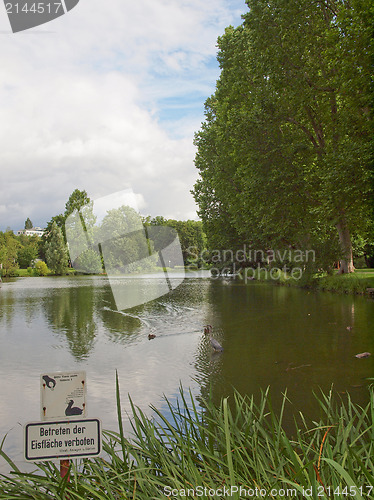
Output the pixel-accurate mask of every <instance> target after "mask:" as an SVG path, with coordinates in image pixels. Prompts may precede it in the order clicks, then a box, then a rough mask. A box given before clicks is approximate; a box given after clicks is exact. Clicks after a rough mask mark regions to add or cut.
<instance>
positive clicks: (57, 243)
mask: <svg viewBox="0 0 374 500" xmlns="http://www.w3.org/2000/svg"><path fill="white" fill-rule="evenodd" d="M46 260H47V265H48V267H49V269H50V270H51V271H53V272H54V273H55V274H66V270H67V267H68V251H67V248H66V244H65V242H64V237H63V235H62V231H61V229H60V228H59V227H58V226H57V224H56V222H54V223H53V224H52V229H51V232H50V237H49V241H48V243H47V250H46Z"/></svg>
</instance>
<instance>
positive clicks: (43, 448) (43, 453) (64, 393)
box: [25, 371, 102, 481]
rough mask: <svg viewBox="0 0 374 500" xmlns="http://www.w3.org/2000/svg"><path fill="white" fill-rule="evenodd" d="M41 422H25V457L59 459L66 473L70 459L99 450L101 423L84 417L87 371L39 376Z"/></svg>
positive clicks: (94, 455)
mask: <svg viewBox="0 0 374 500" xmlns="http://www.w3.org/2000/svg"><path fill="white" fill-rule="evenodd" d="M40 396H41V397H40V403H41V405H40V414H41V419H42V422H31V423H29V424H26V425H25V459H26V460H28V461H33V462H35V461H38V460H43V461H45V460H54V459H59V460H60V475H61V477H62V478H64V477H66V476H67V481H69V479H70V478H69V475H68V474H69V468H70V459H71V458H89V457H96V456H98V455H100V453H101V451H102V438H101V422H100V420H98V419H87V418H85V417H86V413H87V405H86V372H84V371H80V372H55V373H44V374H42V375H41V376H40Z"/></svg>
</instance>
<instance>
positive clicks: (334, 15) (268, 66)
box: [194, 0, 373, 272]
mask: <svg viewBox="0 0 374 500" xmlns="http://www.w3.org/2000/svg"><path fill="white" fill-rule="evenodd" d="M247 5H248V7H249V12H248V13H247V14H245V16H243V17H244V22H243V24H242V25H241V26H239V27H238V28H236V29H234V28H228V29H227V30H226V32H225V34H224V35H223V36H222V37H221V38H220V39H219V48H220V52H219V55H218V60H219V63H220V67H221V75H220V79H219V80H218V82H217V89H216V92H215V94H214V95H213V96H212V97H211V98H210V99H208V100H207V102H206V120H205V123H204V124H203V126H202V129H201V130H200V132H199V133H198V134H197V135H196V144H197V147H198V153H197V156H196V166H197V168H198V169H199V170H200V176H201V178H200V180H199V181H198V182H197V183H196V185H195V188H194V195H195V199H196V201H197V202H198V204H199V207H200V215H201V217H202V219H203V221H204V224H205V227H206V228H207V233H208V235H209V234H210V233H212V234H213V236H214V238H215V239H216V240H222V233H223V234H225V233H226V228H227V226H230V228H231V230H230V231H228V235H229V236H228V240H230V239H231V238H232V237H234V238H238V239H242V240H245V241H249V242H251V243H252V244H254V245H262V246H264V247H267V248H269V247H271V246H282V245H283V246H288V247H298V248H307V247H312V248H315V249H316V250H318V254H319V258H320V260H321V262H323V265H325V262H324V260H325V261H329V262H330V264H331V263H332V261H334V260H338V259H340V260H341V270H342V272H350V271H352V270H353V269H354V267H353V256H352V241H351V240H352V238H351V235H352V233H353V232H356V233H357V232H365V231H367V221H368V220H369V218H370V209H369V200H370V197H371V196H372V189H371V182H370V180H371V179H370V176H371V170H370V168H369V165H370V162H371V134H370V132H371V126H372V121H371V115H370V112H369V111H370V77H371V61H372V59H371V57H372V53H373V50H372V45H371V44H372V42H371V27H372V25H371V20H370V15H369V13H370V7H371V4H370V2H369V1H368V0H352V1H351V2H349V3H348V2H345V1H344V0H336V1H330V0H324V1H315V0H295V1H293V2H289V1H288V0H248V1H247ZM221 223H222V226H221ZM222 229H223V231H222ZM220 244H221V245H222V244H224V242H222V241H221V242H220Z"/></svg>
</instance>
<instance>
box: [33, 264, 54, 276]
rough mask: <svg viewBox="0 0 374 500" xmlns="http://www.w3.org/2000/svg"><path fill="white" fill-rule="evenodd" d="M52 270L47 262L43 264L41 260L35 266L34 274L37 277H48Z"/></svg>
mask: <svg viewBox="0 0 374 500" xmlns="http://www.w3.org/2000/svg"><path fill="white" fill-rule="evenodd" d="M50 272H51V271H50V270H49V269H48V266H47V264H46V263H45V262H43V261H42V260H39V261H38V262H37V263H36V264H35V268H34V274H35V276H47V274H50Z"/></svg>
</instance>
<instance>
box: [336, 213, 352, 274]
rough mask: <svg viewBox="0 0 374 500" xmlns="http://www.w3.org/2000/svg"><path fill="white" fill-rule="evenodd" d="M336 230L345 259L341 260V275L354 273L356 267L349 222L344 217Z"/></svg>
mask: <svg viewBox="0 0 374 500" xmlns="http://www.w3.org/2000/svg"><path fill="white" fill-rule="evenodd" d="M336 229H337V230H338V234H339V241H340V246H341V249H342V255H343V258H342V259H341V260H340V269H339V274H344V273H353V272H354V270H355V267H354V265H353V252H352V241H351V235H350V233H349V228H348V225H347V221H346V220H345V217H344V216H343V217H342V218H341V219H340V220H339V222H338V223H337V224H336Z"/></svg>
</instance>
